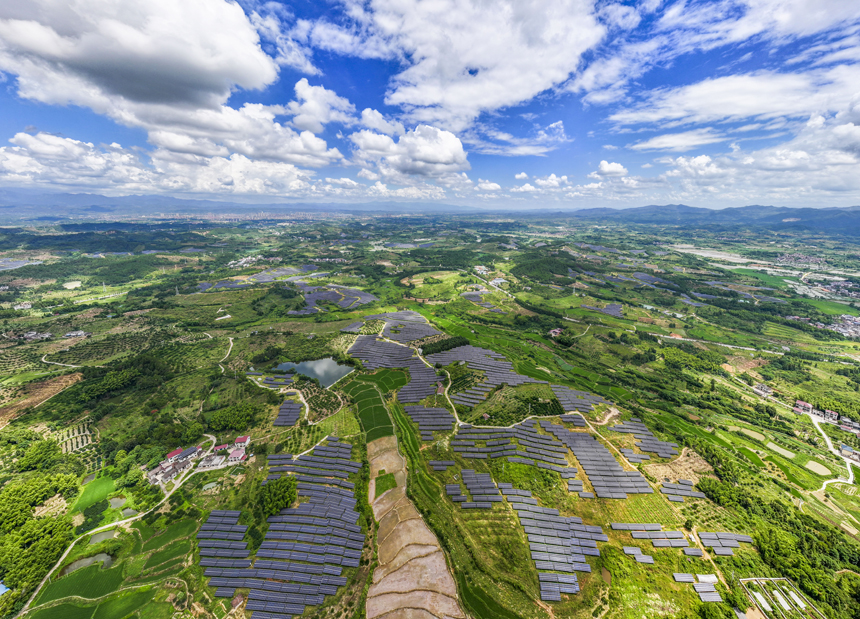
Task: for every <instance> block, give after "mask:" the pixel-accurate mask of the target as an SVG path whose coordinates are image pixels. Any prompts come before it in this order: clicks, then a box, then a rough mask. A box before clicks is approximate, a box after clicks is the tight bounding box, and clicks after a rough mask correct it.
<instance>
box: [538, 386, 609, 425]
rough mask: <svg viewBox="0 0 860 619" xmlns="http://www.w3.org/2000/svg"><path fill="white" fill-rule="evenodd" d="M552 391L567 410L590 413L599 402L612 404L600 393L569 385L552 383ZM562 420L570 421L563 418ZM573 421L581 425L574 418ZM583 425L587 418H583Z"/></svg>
mask: <svg viewBox="0 0 860 619" xmlns="http://www.w3.org/2000/svg"><path fill="white" fill-rule="evenodd" d="M552 392H553V393H554V394H555V397H557V398H558V401H559V402H560V403H561V406H562V408H564V410H565V411H578V412H580V413H590V412H591V411H592V410H593V409H594V407H595V406H597V405H599V404H612V402H610V401H609V400H605V399H604V398H602V397H600V396H599V395H595V394H593V393H588V392H587V391H577V390H575V389H570V388H569V387H563V386H561V385H552ZM562 421H568V420H567V419H563V420H562ZM572 423H574V424H575V425H580V424H579V423H577V421H576V420H574V421H573V422H572ZM581 425H582V426H585V420H584V419H583V420H582V424H581Z"/></svg>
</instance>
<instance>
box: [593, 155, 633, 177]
mask: <svg viewBox="0 0 860 619" xmlns="http://www.w3.org/2000/svg"><path fill="white" fill-rule="evenodd" d="M590 176H627V168H625V167H624V166H623V165H621V164H620V163H616V162H614V161H613V162H612V163H610V162H609V161H606V159H604V160H603V161H601V162H600V164H599V165H598V166H597V171H596V172H594V173H593V174H591V175H590Z"/></svg>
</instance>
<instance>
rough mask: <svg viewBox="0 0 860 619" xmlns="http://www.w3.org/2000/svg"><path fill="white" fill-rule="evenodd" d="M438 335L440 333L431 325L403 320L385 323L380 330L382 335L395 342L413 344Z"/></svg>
mask: <svg viewBox="0 0 860 619" xmlns="http://www.w3.org/2000/svg"><path fill="white" fill-rule="evenodd" d="M440 333H441V331H439V330H437V329H436V328H435V327H433V326H431V325H428V324H425V323H420V322H409V321H405V320H404V321H386V322H385V327H384V328H383V329H382V335H383V336H384V337H387V338H388V339H390V340H394V341H395V342H414V341H415V340H421V339H424V338H425V337H430V336H433V335H439V334H440Z"/></svg>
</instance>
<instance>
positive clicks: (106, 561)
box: [60, 552, 113, 576]
mask: <svg viewBox="0 0 860 619" xmlns="http://www.w3.org/2000/svg"><path fill="white" fill-rule="evenodd" d="M95 563H101V564H102V568H103V569H107V568H109V567H110V566H111V564H112V563H113V557H112V556H110V555H109V554H105V553H103V552H100V553H99V554H97V555H93V556H91V557H87V558H86V559H78V560H77V561H75V562H74V563H69V564H68V565H67V566H66V567H64V568H63V571H62V572H60V576H65V575H66V574H71V573H72V572H74V571H75V570H79V569H81V568H82V567H89V566H90V565H93V564H95Z"/></svg>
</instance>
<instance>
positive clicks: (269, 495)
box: [260, 475, 298, 518]
mask: <svg viewBox="0 0 860 619" xmlns="http://www.w3.org/2000/svg"><path fill="white" fill-rule="evenodd" d="M297 496H298V492H297V491H296V478H295V477H293V476H291V475H284V476H283V477H280V478H279V479H274V480H272V481H270V482H269V483H267V484H266V485H265V486H263V492H262V496H261V497H260V500H261V502H262V506H263V515H264V516H265V517H266V518H268V517H269V516H274V515H275V514H277V513H278V512H280V511H281V510H282V509H286V508H287V507H289V506H290V505H292V504H293V503H294V502H295V500H296V497H297Z"/></svg>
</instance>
